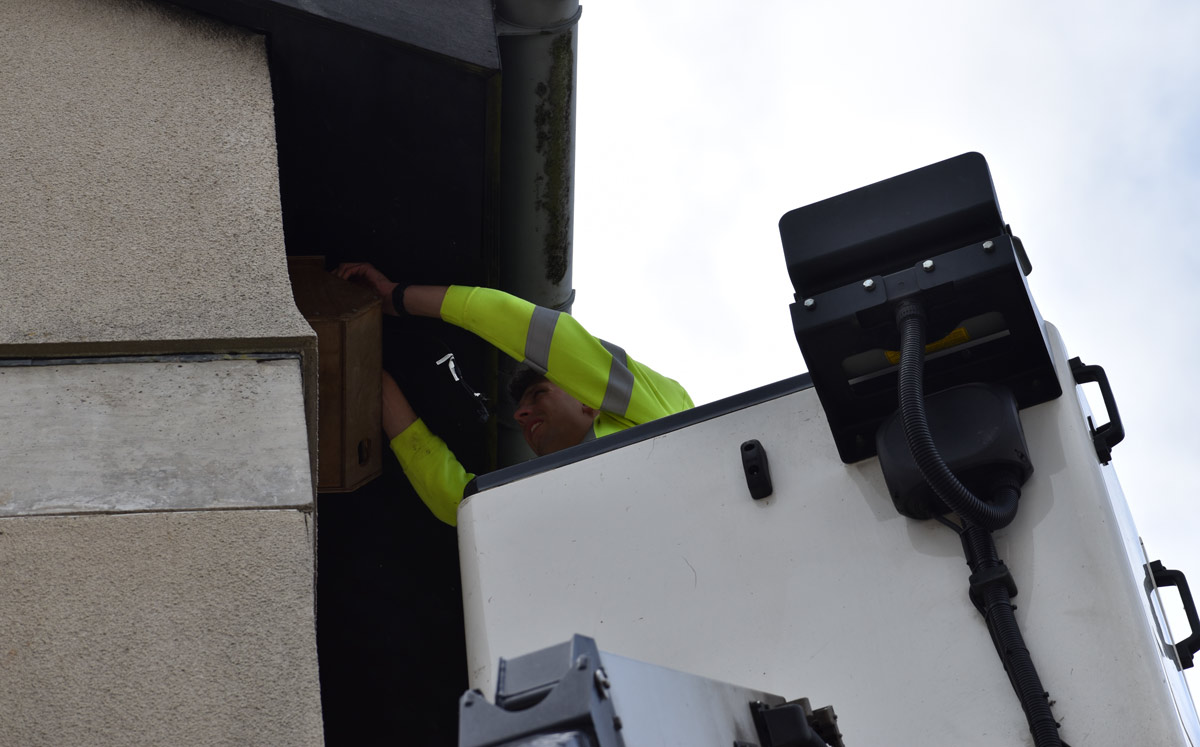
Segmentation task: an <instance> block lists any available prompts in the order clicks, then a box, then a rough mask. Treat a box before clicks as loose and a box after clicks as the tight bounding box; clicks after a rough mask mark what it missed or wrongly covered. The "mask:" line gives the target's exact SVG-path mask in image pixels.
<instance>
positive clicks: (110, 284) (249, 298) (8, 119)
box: [0, 0, 312, 357]
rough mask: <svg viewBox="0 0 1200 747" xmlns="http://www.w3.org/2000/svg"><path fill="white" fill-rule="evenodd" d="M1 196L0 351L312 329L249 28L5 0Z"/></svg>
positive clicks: (229, 345) (95, 349)
mask: <svg viewBox="0 0 1200 747" xmlns="http://www.w3.org/2000/svg"><path fill="white" fill-rule="evenodd" d="M0 194H3V195H4V198H3V199H2V200H0V252H2V253H3V260H4V272H3V273H0V299H4V300H3V304H4V313H3V314H0V357H13V356H30V355H41V356H45V355H83V354H93V353H103V354H115V353H125V352H163V351H180V350H184V351H193V350H196V349H197V348H198V347H207V348H216V349H224V350H263V349H267V347H266V346H270V349H280V348H288V349H294V348H295V347H296V346H297V344H299V342H298V341H299V340H301V339H304V338H310V336H311V334H312V332H311V330H310V328H309V327H308V325H307V324H306V323H305V322H304V319H303V318H302V317H301V316H300V314H299V312H298V311H296V307H295V304H294V303H293V302H292V299H291V291H290V286H289V284H288V277H287V266H286V259H285V256H284V249H283V227H282V218H281V212H280V206H279V185H278V169H277V163H276V158H275V130H274V119H273V104H272V98H271V84H270V76H269V73H268V70H267V65H266V51H265V44H264V40H263V38H262V37H261V36H258V35H255V34H251V33H249V32H246V31H243V30H239V29H235V28H232V27H228V26H224V25H221V24H218V23H216V22H212V21H209V20H206V19H202V18H200V17H199V16H193V15H189V14H185V13H184V12H182V11H178V10H175V9H173V8H172V6H169V5H166V4H150V3H141V2H130V1H128V0H38V1H37V2H29V1H28V0H0ZM196 341H209V342H208V343H207V344H205V345H201V346H198V344H197V342H196ZM34 346H36V347H37V348H39V349H34Z"/></svg>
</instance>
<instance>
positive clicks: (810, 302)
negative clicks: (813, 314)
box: [804, 298, 817, 311]
mask: <svg viewBox="0 0 1200 747" xmlns="http://www.w3.org/2000/svg"><path fill="white" fill-rule="evenodd" d="M816 305H817V301H816V299H815V298H806V299H804V308H806V309H808V310H809V311H812V310H813V309H814V308H815V307H816Z"/></svg>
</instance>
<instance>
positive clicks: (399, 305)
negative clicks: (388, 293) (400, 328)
mask: <svg viewBox="0 0 1200 747" xmlns="http://www.w3.org/2000/svg"><path fill="white" fill-rule="evenodd" d="M406 290H408V286H407V285H399V284H397V285H396V287H395V288H392V308H394V309H395V310H396V316H398V317H406V316H408V315H409V314H408V310H407V309H405V308H404V291H406Z"/></svg>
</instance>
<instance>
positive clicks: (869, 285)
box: [863, 278, 875, 291]
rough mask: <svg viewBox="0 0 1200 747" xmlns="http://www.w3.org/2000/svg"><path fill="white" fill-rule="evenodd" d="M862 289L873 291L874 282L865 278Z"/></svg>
mask: <svg viewBox="0 0 1200 747" xmlns="http://www.w3.org/2000/svg"><path fill="white" fill-rule="evenodd" d="M863 287H864V288H866V289H867V290H869V291H873V290H875V281H874V280H872V279H871V278H867V279H866V280H864V281H863Z"/></svg>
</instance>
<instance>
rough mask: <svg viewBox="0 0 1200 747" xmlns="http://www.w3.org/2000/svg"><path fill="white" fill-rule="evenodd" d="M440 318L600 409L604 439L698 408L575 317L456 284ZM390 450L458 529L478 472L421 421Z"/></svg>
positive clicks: (598, 431)
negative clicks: (471, 470) (464, 501)
mask: <svg viewBox="0 0 1200 747" xmlns="http://www.w3.org/2000/svg"><path fill="white" fill-rule="evenodd" d="M441 315H442V319H443V320H444V321H447V322H450V323H451V324H454V325H457V326H459V327H462V328H463V329H466V330H468V331H470V332H474V333H475V334H477V335H479V336H480V337H482V338H483V339H485V340H487V341H488V342H490V343H491V344H493V345H495V346H496V347H497V348H499V349H500V350H501V351H502V352H504V353H506V354H507V355H509V356H511V357H513V358H515V359H517V360H518V361H522V362H524V363H525V364H526V365H528V366H530V367H532V368H534V369H536V370H538V371H541V372H544V373H545V375H546V378H547V379H549V380H550V381H552V382H554V383H555V384H557V385H558V386H560V387H562V388H563V390H565V391H566V392H567V393H568V394H570V395H571V396H572V397H574V398H575V399H577V400H579V401H580V402H582V403H583V404H585V405H587V406H589V407H593V408H595V409H597V410H599V411H600V414H599V415H598V416H597V417H596V421H595V423H594V425H593V426H592V430H593V433H594V435H595V436H597V437H600V436H607V435H609V434H610V433H616V432H617V431H621V430H624V429H626V428H629V427H631V426H634V425H638V424H641V423H645V422H648V421H651V420H655V419H657V418H661V417H663V416H664V415H670V414H672V413H676V412H680V411H682V410H686V409H689V408H690V407H692V398H691V397H689V396H688V393H687V391H686V390H684V388H683V387H682V386H680V385H679V383H678V382H676V381H674V380H673V379H669V378H667V377H666V376H663V375H662V374H660V373H658V372H657V371H654V370H653V369H651V368H648V367H647V366H643V365H642V364H640V363H638V362H637V361H634V360H633V359H631V358H629V356H627V355H626V354H625V351H624V350H622V349H621V348H619V347H617V346H616V345H612V344H610V343H607V342H604V341H603V340H599V339H597V338H595V337H592V336H591V335H590V334H588V332H587V330H585V329H584V328H583V327H582V326H581V325H580V324H579V322H577V321H575V319H574V318H573V317H571V315H569V314H565V313H562V312H558V311H553V310H551V309H547V308H543V307H541V306H534V305H533V304H531V303H529V302H528V301H523V300H521V299H519V298H517V297H516V296H511V295H509V294H507V293H504V292H502V291H498V290H492V289H489V288H471V287H466V286H458V285H452V286H450V289H449V290H448V291H447V292H446V298H445V300H443V301H442V309H441ZM391 447H392V451H393V452H394V453H395V454H396V458H397V459H399V460H400V466H401V467H403V468H404V474H405V475H406V476H407V477H408V479H409V482H411V483H412V486H413V488H414V489H415V490H416V491H417V495H419V496H421V500H423V501H425V505H426V506H428V507H429V510H430V511H432V512H433V514H434V515H435V516H437V517H438V518H439V519H441V520H442V521H444V522H446V523H447V524H450V525H452V526H453V525H454V524H455V523H456V521H457V513H458V504H459V503H460V502H461V501H462V493H463V489H464V488H465V487H466V486H467V483H469V482H470V481H471V479H472V478H474V477H475V475H473V474H471V473H469V472H467V471H466V470H465V469H464V468H463V466H462V465H461V464H459V462H458V459H456V458H455V456H454V454H453V453H452V452H451V451H450V449H449V447H447V446H446V443H445V442H444V441H442V439H440V438H438V437H437V436H435V435H434V434H433V433H432V432H431V431H430V430H429V428H428V427H427V426H426V425H425V423H424V421H422V420H417V421H416V422H415V423H413V424H412V425H410V426H409V427H408V428H405V429H404V431H402V432H401V433H400V434H399V435H398V436H396V437H395V438H393V439H392V442H391Z"/></svg>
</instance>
